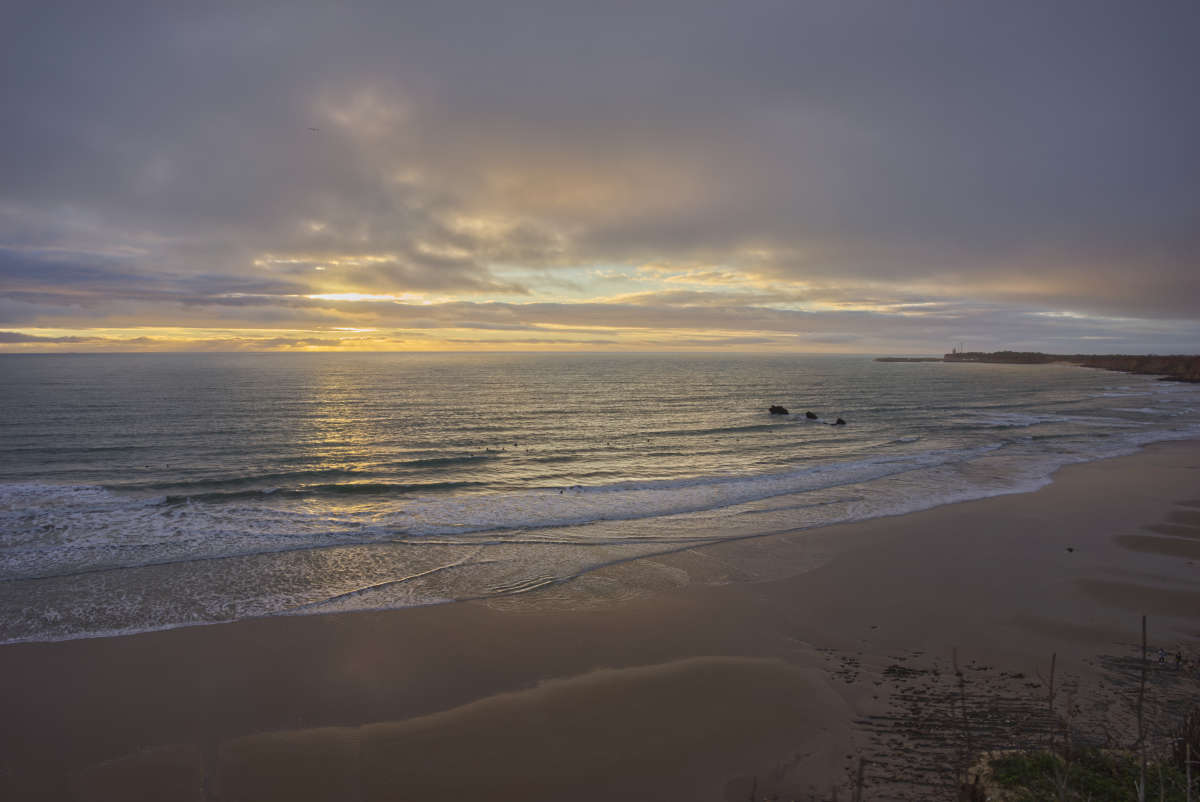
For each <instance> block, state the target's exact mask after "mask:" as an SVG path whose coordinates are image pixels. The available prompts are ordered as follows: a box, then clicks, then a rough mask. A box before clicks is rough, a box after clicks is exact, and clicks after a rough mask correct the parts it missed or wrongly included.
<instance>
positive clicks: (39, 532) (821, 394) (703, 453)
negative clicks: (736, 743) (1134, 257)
mask: <svg viewBox="0 0 1200 802" xmlns="http://www.w3.org/2000/svg"><path fill="white" fill-rule="evenodd" d="M772 404H781V405H783V406H786V407H787V408H788V409H789V410H790V412H791V413H792V414H790V415H786V416H785V415H771V414H768V411H767V408H768V407H769V406H770V405H772ZM808 411H812V412H813V413H814V414H816V415H817V416H818V419H817V420H810V419H808V418H807V417H806V416H805V412H808ZM838 417H842V418H844V419H845V420H846V422H847V423H846V425H845V426H834V425H830V424H831V423H832V422H833V421H834V420H835V419H836V418H838ZM1194 437H1200V386H1196V385H1187V384H1178V383H1171V382H1163V381H1158V380H1156V379H1154V378H1153V377H1146V376H1132V375H1125V374H1118V373H1111V372H1106V371H1098V370H1089V369H1085V368H1079V367H1074V366H1068V365H1031V366H1025V365H979V364H944V363H879V362H875V361H873V360H872V359H871V358H870V357H857V356H856V357H847V356H777V355H772V356H755V355H720V356H718V355H678V354H662V355H644V354H640V355H632V354H628V355H603V354H583V355H579V354H570V355H566V354H347V353H308V354H169V355H162V354H128V355H113V354H104V355H99V354H97V355H0V642H6V643H11V642H19V641H47V640H61V639H69V638H78V637H95V636H103V635H112V634H121V633H131V632H140V631H148V630H153V629H162V628H169V627H178V626H187V625H196V624H205V623H216V622H221V621H231V620H237V619H241V618H247V617H254V616H270V615H284V614H309V613H329V612H337V611H345V610H361V609H386V608H396V607H406V606H413V605H424V604H435V603H440V602H445V601H450V600H458V599H478V598H491V597H503V596H507V595H512V594H518V593H525V592H528V591H531V590H536V589H539V588H544V587H547V586H550V585H554V584H556V583H563V582H568V581H570V580H572V579H573V578H576V577H580V576H582V575H584V574H586V573H588V572H589V571H592V570H594V569H596V568H598V567H601V566H604V565H609V564H612V563H615V562H620V561H623V560H630V559H634V558H637V557H644V556H647V555H653V554H659V553H664V552H670V551H676V550H680V549H687V548H691V547H694V546H698V545H703V544H705V543H712V542H715V541H722V540H730V539H735V538H749V537H758V536H761V535H764V534H769V533H774V532H785V531H793V530H800V529H808V528H814V527H820V526H825V525H829V524H834V523H839V522H845V521H854V520H862V519H866V518H873V517H878V516H884V515H893V514H899V513H904V512H909V511H915V510H919V509H925V508H929V507H934V506H937V505H942V504H950V503H954V502H958V501H964V500H968V499H975V498H982V497H986V496H993V495H999V494H1004V493H1019V492H1027V491H1031V490H1035V489H1037V488H1039V487H1041V486H1043V485H1045V484H1046V483H1048V482H1049V481H1050V476H1051V474H1052V473H1053V472H1054V471H1055V470H1056V469H1057V468H1059V467H1061V466H1063V465H1065V464H1069V463H1075V462H1084V461H1090V460H1095V459H1102V458H1105V457H1110V456H1117V455H1120V454H1126V453H1130V452H1132V451H1134V450H1136V449H1137V448H1138V447H1140V446H1141V445H1143V444H1146V443H1150V442H1154V441H1159V440H1167V439H1183V438H1194ZM963 536H964V537H969V536H970V535H969V533H964V535H963Z"/></svg>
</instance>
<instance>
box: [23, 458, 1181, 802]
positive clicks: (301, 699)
mask: <svg viewBox="0 0 1200 802" xmlns="http://www.w3.org/2000/svg"><path fill="white" fill-rule="evenodd" d="M1143 614H1145V615H1147V616H1149V622H1150V623H1149V628H1150V642H1151V646H1152V647H1153V648H1155V649H1157V648H1159V647H1162V648H1164V649H1167V650H1168V651H1170V652H1171V653H1174V652H1175V650H1177V649H1178V650H1181V651H1182V652H1183V653H1184V654H1185V655H1189V656H1190V657H1192V658H1193V659H1194V658H1195V657H1196V656H1197V654H1198V653H1200V442H1196V441H1189V442H1175V443H1165V444H1158V445H1154V446H1150V447H1148V448H1146V449H1145V450H1143V451H1141V452H1139V453H1137V454H1134V455H1131V456H1127V457H1120V458H1116V459H1111V460H1105V461H1099V462H1093V463H1087V464H1082V465H1075V466H1070V467H1068V468H1065V469H1063V470H1061V471H1059V472H1058V473H1057V474H1056V475H1055V477H1054V482H1053V484H1051V485H1050V486H1048V487H1046V488H1044V489H1042V490H1040V491H1038V492H1036V493H1028V494H1022V495H1011V496H1001V497H995V498H990V499H983V500H978V501H971V502H966V503H962V504H956V505H950V506H943V507H938V508H935V509H932V510H928V511H925V512H919V513H914V514H910V515H905V516H901V517H892V518H880V519H874V520H870V521H865V522H860V523H854V524H845V525H838V526H831V527H825V528H821V529H815V530H808V531H801V532H796V533H791V534H783V535H774V536H770V537H763V538H757V539H753V540H745V541H738V542H730V543H724V544H720V545H716V546H710V547H706V548H703V549H692V550H688V551H683V552H678V553H674V554H669V555H663V556H659V557H655V558H650V559H642V560H638V561H635V562H630V563H625V564H620V565H615V566H611V567H609V568H606V569H604V570H601V571H598V572H595V573H592V574H588V575H586V576H584V577H582V578H581V579H578V580H576V581H573V582H570V583H567V584H564V585H560V586H557V587H554V588H549V589H546V590H543V591H540V592H534V593H529V594H524V595H521V596H515V597H508V598H503V599H499V600H493V601H490V602H484V601H478V602H463V603H455V604H447V605H441V606H434V607H423V608H412V609H404V610H396V611H389V612H367V613H348V614H341V615H326V616H307V617H301V616H296V617H277V618H269V619H259V620H251V621H243V622H239V623H235V624H225V625H216V626H204V627H193V628H184V629H174V630H168V631H162V632H154V633H147V634H141V635H133V636H125V637H114V638H102V639H90V640H75V641H65V642H59V643H40V644H39V643H32V644H18V645H9V646H3V647H0V721H3V722H4V725H3V727H2V728H0V791H2V792H3V793H0V797H3V798H5V799H13V800H18V799H19V800H25V799H47V800H62V799H74V800H134V799H139V800H140V799H146V800H176V799H178V800H222V802H224V801H226V800H288V801H289V802H301V800H410V799H411V800H431V801H432V800H463V799H488V800H562V799H572V800H612V799H637V800H643V799H644V800H697V801H698V800H723V799H746V798H747V797H748V795H749V794H750V793H751V791H752V789H757V792H758V793H759V794H762V795H764V796H765V795H767V794H769V793H776V794H778V795H779V797H780V798H785V799H790V798H803V799H808V798H810V797H809V796H808V794H809V793H810V789H819V790H820V791H821V793H827V790H828V789H829V788H830V786H831V785H832V784H835V783H845V781H846V778H847V776H848V775H847V772H848V770H851V769H852V767H853V765H854V763H855V762H856V760H857V759H858V758H859V757H860V756H866V757H867V758H868V759H870V760H871V761H872V765H873V766H874V767H875V768H874V769H873V770H872V771H871V772H868V780H869V782H868V784H867V788H868V793H867V798H869V799H890V798H903V796H904V793H905V791H904V787H903V783H902V782H900V781H899V775H898V774H897V772H898V771H899V769H896V770H894V771H893V770H889V769H888V768H887V767H888V766H889V765H890V763H889V761H893V762H896V763H903V762H904V760H903V759H902V758H898V757H897V755H896V754H895V749H899V748H901V747H895V746H894V747H893V752H892V753H891V754H889V751H888V750H889V747H888V745H887V742H886V739H880V738H879V737H878V735H879V731H880V730H879V724H878V722H881V721H887V720H889V718H888V717H889V716H891V717H893V718H894V716H895V711H896V710H897V709H898V707H897V704H898V700H899V697H900V694H901V692H902V691H904V686H903V683H901V682H899V681H897V679H896V678H897V677H899V676H902V675H905V674H904V672H905V671H908V672H909V674H910V675H911V676H914V677H915V676H918V675H920V676H930V677H932V676H940V675H941V674H937V675H934V674H933V673H926V672H933V670H934V669H935V668H938V669H939V670H940V671H941V672H942V673H948V672H946V671H945V669H946V668H947V667H949V665H950V662H951V660H952V655H956V656H957V658H958V660H960V661H961V662H962V663H963V664H964V665H969V666H970V667H973V668H975V669H976V670H977V672H976V673H977V676H976V674H971V672H967V673H968V674H969V675H970V676H971V682H972V683H973V685H972V686H971V687H972V692H973V693H979V694H982V693H983V692H984V689H985V687H986V688H997V687H999V686H998V685H997V684H996V683H997V682H1000V680H999V679H998V678H999V677H1000V674H1001V673H1003V674H1004V676H1005V677H1006V678H1007V677H1018V676H1019V677H1021V678H1022V679H1027V678H1030V677H1034V676H1036V675H1037V672H1039V671H1041V672H1043V673H1044V672H1045V670H1046V667H1047V666H1048V663H1049V657H1050V655H1051V654H1052V653H1053V654H1057V659H1058V667H1059V671H1060V672H1062V676H1067V677H1073V678H1074V681H1077V682H1078V684H1079V687H1080V688H1081V689H1084V688H1100V687H1101V686H1103V687H1106V688H1108V689H1109V692H1111V693H1113V694H1117V695H1119V693H1120V690H1119V687H1118V685H1114V684H1113V683H1112V682H1110V680H1111V676H1112V669H1113V666H1114V665H1119V663H1120V661H1121V660H1123V659H1127V658H1128V657H1129V656H1130V655H1131V654H1132V653H1133V652H1132V650H1133V649H1134V648H1135V646H1136V644H1137V642H1138V639H1139V628H1140V617H1141V616H1142V615H1143ZM898 666H904V667H907V668H905V669H904V670H903V671H902V670H899V669H897V667H898ZM985 675H986V681H985ZM988 683H991V684H988ZM1105 683H1108V684H1107V685H1106V684H1105ZM1001 684H1003V683H1001ZM1029 684H1033V683H1029ZM1024 686H1025V683H1024V682H1020V683H1015V687H1018V688H1020V687H1024ZM1186 690H1187V689H1186V688H1183V687H1177V688H1176V691H1177V692H1179V693H1183V692H1186ZM1028 692H1029V693H1030V694H1031V695H1036V694H1037V693H1039V691H1037V690H1035V689H1030V690H1029V691H1028ZM1081 693H1082V691H1081ZM1114 715H1116V714H1114ZM1117 718H1119V715H1118V716H1117ZM870 721H874V722H876V724H874V725H869V724H864V723H863V722H870ZM889 771H891V773H890V774H889ZM914 798H919V797H914Z"/></svg>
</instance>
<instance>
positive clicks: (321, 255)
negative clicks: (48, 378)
mask: <svg viewBox="0 0 1200 802" xmlns="http://www.w3.org/2000/svg"><path fill="white" fill-rule="evenodd" d="M1197 23H1200V9H1198V8H1197V6H1196V5H1195V4H1194V3H1189V2H1182V1H1181V2H1175V0H1167V1H1166V2H1162V3H1156V4H1154V7H1153V8H1149V7H1145V6H1139V5H1136V4H1120V3H1095V2H1074V1H1073V0H1065V1H1064V2H1057V3H1053V4H1046V3H1036V2H1032V1H1031V0H1015V1H1014V2H1008V3H1004V4H1000V5H997V4H995V3H991V2H975V1H974V0H965V1H964V2H956V3H953V4H944V3H933V2H916V3H905V4H889V3H877V2H865V0H846V2H839V3H825V2H812V3H792V4H778V3H770V2H750V3H745V4H740V5H738V6H737V7H736V8H735V7H734V6H731V5H729V4H727V3H707V2H699V3H696V2H687V3H684V2H682V0H679V2H658V3H645V4H636V5H622V4H616V5H613V4H600V5H597V4H594V3H582V2H579V3H575V2H566V3H554V4H546V3H532V2H514V3H505V4H504V5H503V7H502V8H501V7H498V6H496V4H494V3H486V2H482V0H462V1H461V2H459V1H457V0H456V1H455V2H446V3H439V4H408V3H393V4H384V3H374V2H352V3H349V4H339V5H338V6H336V7H316V6H312V7H308V6H303V5H301V6H297V5H295V4H275V3H258V2H246V3H238V4H203V5H201V6H196V7H194V8H182V7H179V6H177V5H176V4H154V3H118V4H115V5H111V6H106V8H105V10H104V12H103V13H100V12H98V11H97V10H96V7H95V6H94V4H89V3H72V2H51V3H37V4H35V3H18V4H17V7H16V8H15V10H13V11H12V12H11V13H10V15H9V18H8V19H6V26H5V28H6V31H5V33H4V34H3V36H4V48H3V51H2V52H0V64H2V66H3V69H4V71H5V74H6V75H11V76H17V80H12V81H8V82H5V83H4V84H3V86H2V87H0V102H2V103H3V104H4V108H6V109H10V110H12V113H11V114H9V115H8V116H7V118H6V123H5V144H4V148H3V150H2V151H0V248H2V249H3V250H0V322H3V323H4V325H8V326H11V327H18V326H20V327H22V328H24V327H27V326H31V325H42V326H59V325H67V324H68V323H69V324H70V325H73V326H78V327H88V326H104V325H110V324H115V325H135V324H141V325H147V326H150V325H169V324H177V325H195V326H209V325H219V326H221V327H229V328H236V324H239V323H240V325H241V326H243V327H246V328H253V327H256V326H270V325H274V326H279V327H282V328H286V327H292V328H300V327H304V326H308V327H312V328H319V327H321V326H338V325H343V324H346V323H351V324H353V323H356V322H372V321H374V322H382V323H394V324H395V325H397V326H409V327H417V328H420V327H426V328H428V327H443V326H445V327H452V326H455V325H457V326H461V327H472V326H488V325H490V326H504V325H510V326H522V325H543V324H546V323H547V322H548V321H553V323H554V325H560V324H561V323H562V322H563V321H574V322H576V323H579V324H581V325H587V326H605V327H609V328H619V327H642V328H646V329H650V330H662V331H664V332H670V331H682V330H683V329H688V328H697V327H700V328H702V327H705V326H709V327H714V329H719V330H721V331H778V332H790V333H797V334H799V333H804V334H806V336H808V337H809V340H807V342H815V341H816V340H815V338H816V333H817V332H822V331H823V332H826V333H827V334H828V336H830V337H834V338H843V339H842V340H836V341H837V342H841V343H843V344H847V343H850V342H851V339H849V338H851V337H852V335H853V336H858V339H857V340H853V342H857V343H860V344H863V347H870V345H869V344H870V343H886V342H887V341H888V337H887V336H885V332H902V333H904V336H906V337H911V338H913V339H911V342H917V341H918V340H917V339H916V338H917V337H918V334H917V333H916V332H917V330H918V329H919V327H920V326H924V327H925V329H924V331H925V334H923V335H921V336H923V337H924V340H921V342H925V343H927V344H929V345H932V344H933V343H934V342H935V341H936V340H937V338H939V337H943V336H945V335H947V334H949V333H950V332H951V330H955V329H954V327H955V326H957V327H958V329H957V330H956V331H957V335H958V336H959V337H962V336H965V334H966V333H970V332H971V331H976V332H981V338H986V339H987V340H988V341H989V342H991V341H999V344H1000V345H1008V344H1013V345H1015V343H1007V342H1005V341H1002V339H1003V337H1014V336H1015V337H1021V336H1025V334H1026V333H1028V332H1031V331H1032V333H1033V334H1034V335H1035V336H1038V337H1043V338H1053V337H1058V336H1060V334H1061V329H1060V328H1054V327H1051V325H1050V324H1049V323H1047V320H1049V319H1046V318H1030V317H1029V316H1028V315H1029V313H1033V312H1060V311H1071V312H1074V313H1079V314H1082V315H1084V316H1086V317H1088V318H1089V319H1088V320H1086V321H1080V322H1077V323H1075V324H1073V325H1074V328H1072V329H1071V331H1072V332H1073V333H1072V334H1071V335H1070V336H1073V337H1106V336H1118V335H1114V334H1113V332H1118V333H1119V336H1125V337H1126V339H1125V340H1122V341H1120V342H1124V343H1127V344H1128V345H1129V346H1130V348H1132V347H1133V346H1135V345H1139V344H1147V343H1150V344H1153V343H1160V342H1162V341H1164V340H1169V341H1170V342H1187V341H1188V338H1190V337H1194V332H1195V328H1194V326H1190V322H1191V321H1194V319H1195V308H1196V304H1197V302H1198V301H1200V265H1198V264H1197V256H1196V254H1197V253H1200V234H1198V233H1197V232H1200V220H1197V218H1196V211H1195V210H1196V209H1200V153H1198V152H1197V150H1196V148H1195V142H1196V141H1200V107H1197V106H1196V104H1195V103H1194V102H1193V91H1194V90H1193V82H1194V75H1195V74H1196V72H1197V70H1198V69H1200V57H1197V56H1196V54H1195V50H1196V49H1195V47H1194V42H1193V41H1192V39H1193V36H1192V34H1193V32H1194V31H1195V30H1196V29H1197ZM313 128H315V129H318V130H315V131H314V130H310V129H313ZM639 266H641V268H642V269H641V270H640V271H639V270H638V269H637V268H638V267H639ZM591 267H594V268H597V269H599V270H608V271H609V274H608V275H609V277H608V278H604V279H602V278H601V277H600V276H599V275H596V276H594V277H588V276H586V275H582V274H580V273H578V272H574V271H578V270H580V269H581V268H591ZM521 271H524V272H521ZM602 280H603V281H604V282H605V283H604V291H603V292H600V291H599V290H598V288H599V286H600V283H599V282H601V281H602ZM670 290H674V292H673V293H672V292H670ZM330 293H368V294H369V293H374V294H393V295H402V294H406V293H407V294H425V295H427V296H429V298H427V300H430V301H431V303H432V306H433V308H409V306H408V305H405V304H389V305H387V306H386V307H385V306H384V305H364V304H350V303H334V302H325V301H319V300H313V299H308V298H306V297H305V296H308V295H316V294H330ZM589 294H590V295H591V296H592V298H593V299H595V300H597V301H598V302H597V303H593V304H575V303H572V304H566V303H562V301H564V300H566V296H568V295H570V296H571V299H572V300H586V298H585V297H583V296H587V295H589ZM487 300H500V301H504V302H505V303H506V304H507V305H497V306H491V305H487V304H484V303H481V302H483V301H487ZM522 300H524V301H527V303H518V302H519V301H522ZM456 302H459V305H456ZM543 302H545V303H543ZM929 304H941V305H942V306H941V307H938V308H935V307H932V306H929ZM853 312H858V313H860V314H858V315H857V316H851V313H853ZM956 315H957V317H955V316H956ZM963 315H971V316H972V317H971V320H970V323H969V325H968V323H967V322H966V321H965V319H964V318H963V317H962V316H963ZM1131 320H1132V321H1142V322H1141V323H1137V324H1136V325H1135V324H1132V323H1128V322H1124V323H1114V322H1113V321H1131ZM1013 321H1025V328H1023V327H1022V326H1020V325H1014V324H1013ZM1163 321H1176V322H1174V323H1169V324H1164V323H1163ZM851 324H853V325H855V326H859V327H862V330H861V331H859V332H851V331H849V330H848V327H849V326H850V325H851ZM1164 325H1165V326H1166V327H1165V328H1164ZM1031 326H1032V327H1033V329H1032V330H1031V329H1030V328H1028V327H1031ZM1089 326H1090V329H1089V328H1088V327H1089ZM988 327H992V328H988ZM909 332H912V333H911V334H909ZM1134 332H1141V333H1137V334H1135V333H1134ZM679 336H681V337H682V336H683V335H679ZM728 336H730V337H741V336H746V337H753V336H759V335H757V334H755V335H728ZM1064 336H1065V335H1064ZM1148 338H1149V339H1148ZM1156 338H1157V339H1156ZM1042 341H1044V342H1052V340H1051V339H1043V340H1042ZM827 342H835V341H834V340H830V341H827ZM1191 342H1193V343H1194V342H1195V340H1194V339H1193V340H1191ZM730 344H731V345H744V346H751V345H753V343H751V342H749V341H742V342H738V343H733V342H732V341H730ZM235 345H236V344H235V343H233V342H232V340H231V346H230V347H235ZM1194 348H1195V345H1193V346H1192V350H1194Z"/></svg>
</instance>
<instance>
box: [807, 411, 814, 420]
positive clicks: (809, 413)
mask: <svg viewBox="0 0 1200 802" xmlns="http://www.w3.org/2000/svg"><path fill="white" fill-rule="evenodd" d="M804 417H806V418H808V419H809V420H816V419H817V416H816V415H814V414H812V413H811V412H805V413H804Z"/></svg>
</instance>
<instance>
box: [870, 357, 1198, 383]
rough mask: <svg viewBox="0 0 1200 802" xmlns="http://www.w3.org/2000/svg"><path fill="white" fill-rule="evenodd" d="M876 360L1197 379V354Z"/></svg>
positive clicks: (1168, 378)
mask: <svg viewBox="0 0 1200 802" xmlns="http://www.w3.org/2000/svg"><path fill="white" fill-rule="evenodd" d="M875 361H876V362H985V363H990V364H996V365H1049V364H1054V363H1063V362H1066V363H1069V364H1072V365H1079V366H1081V367H1085V368H1099V369H1101V370H1116V371H1121V372H1122V373H1141V374H1146V375H1151V376H1160V377H1161V378H1162V379H1163V381H1177V382H1200V356H1195V355H1190V356H1189V355H1180V354H1174V355H1168V356H1159V355H1156V354H1144V355H1133V354H1043V353H1041V352H1040V351H993V352H990V353H987V352H983V351H955V352H953V353H949V354H946V355H945V356H941V357H879V358H878V359H876V360H875Z"/></svg>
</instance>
